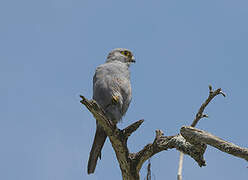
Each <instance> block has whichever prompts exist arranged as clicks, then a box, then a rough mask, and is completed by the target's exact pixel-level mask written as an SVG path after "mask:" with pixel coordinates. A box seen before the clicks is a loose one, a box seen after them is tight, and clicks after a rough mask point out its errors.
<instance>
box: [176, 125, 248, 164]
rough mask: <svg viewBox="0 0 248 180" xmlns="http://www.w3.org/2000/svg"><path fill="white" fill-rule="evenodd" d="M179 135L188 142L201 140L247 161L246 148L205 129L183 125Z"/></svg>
mask: <svg viewBox="0 0 248 180" xmlns="http://www.w3.org/2000/svg"><path fill="white" fill-rule="evenodd" d="M180 132H181V135H182V136H183V137H184V138H185V139H186V140H187V141H188V142H190V143H192V144H194V143H197V142H202V143H204V144H208V145H210V146H213V147H215V148H217V149H219V150H220V151H222V152H225V153H228V154H231V155H233V156H236V157H239V158H242V159H245V160H246V161H248V148H242V147H239V146H237V145H235V144H233V143H230V142H227V141H225V140H223V139H221V138H219V137H217V136H214V135H212V134H210V133H208V132H206V131H203V130H200V129H196V128H193V127H190V126H188V127H187V126H183V127H182V128H181V130H180Z"/></svg>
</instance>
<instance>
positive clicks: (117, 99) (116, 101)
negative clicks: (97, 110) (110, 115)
mask: <svg viewBox="0 0 248 180" xmlns="http://www.w3.org/2000/svg"><path fill="white" fill-rule="evenodd" d="M112 102H113V104H117V103H118V102H119V96H115V95H113V96H112Z"/></svg>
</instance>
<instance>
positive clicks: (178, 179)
mask: <svg viewBox="0 0 248 180" xmlns="http://www.w3.org/2000/svg"><path fill="white" fill-rule="evenodd" d="M182 170H183V153H182V152H180V156H179V165H178V173H177V180H182Z"/></svg>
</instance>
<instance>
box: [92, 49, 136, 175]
mask: <svg viewBox="0 0 248 180" xmlns="http://www.w3.org/2000/svg"><path fill="white" fill-rule="evenodd" d="M133 62H135V59H134V56H133V54H132V53H131V51H129V50H128V49H124V48H116V49H114V50H112V51H111V52H110V53H109V55H108V57H107V60H106V62H105V63H104V64H102V65H100V66H98V67H97V68H96V72H95V75H94V78H93V99H94V100H95V101H96V102H97V103H98V104H99V105H100V106H101V108H102V109H103V110H104V111H105V114H106V116H107V118H108V119H109V120H111V121H112V122H113V123H114V124H117V123H118V122H119V121H120V120H121V119H122V117H123V116H124V115H125V113H126V111H127V109H128V106H129V104H130V102H131V99H132V91H131V83H130V71H129V66H130V64H131V63H133ZM106 138H107V135H106V133H105V132H104V130H103V128H102V127H101V126H100V125H99V124H98V123H97V124H96V133H95V138H94V142H93V145H92V147H91V151H90V157H89V161H88V174H91V173H94V171H95V168H96V164H97V160H98V157H99V158H101V150H102V147H103V144H104V142H105V140H106Z"/></svg>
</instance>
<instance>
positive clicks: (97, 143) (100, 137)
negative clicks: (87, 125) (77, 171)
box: [88, 126, 107, 174]
mask: <svg viewBox="0 0 248 180" xmlns="http://www.w3.org/2000/svg"><path fill="white" fill-rule="evenodd" d="M106 138H107V135H106V133H105V131H104V130H103V128H101V127H100V126H97V128H96V133H95V138H94V142H93V145H92V147H91V151H90V157H89V160H88V174H91V173H94V171H95V168H96V164H97V160H98V157H99V158H100V159H101V150H102V147H103V145H104V142H105V140H106Z"/></svg>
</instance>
